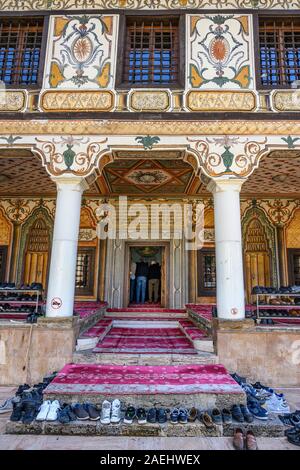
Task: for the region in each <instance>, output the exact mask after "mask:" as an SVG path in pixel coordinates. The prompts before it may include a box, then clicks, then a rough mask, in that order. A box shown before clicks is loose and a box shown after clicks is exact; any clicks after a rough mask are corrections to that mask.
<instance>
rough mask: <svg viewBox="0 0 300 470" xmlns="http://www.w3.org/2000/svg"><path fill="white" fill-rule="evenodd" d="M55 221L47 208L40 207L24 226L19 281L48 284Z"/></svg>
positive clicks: (44, 285)
mask: <svg viewBox="0 0 300 470" xmlns="http://www.w3.org/2000/svg"><path fill="white" fill-rule="evenodd" d="M52 231H53V222H52V219H51V218H50V217H49V215H48V213H47V212H46V210H45V209H38V210H37V211H35V212H34V213H33V214H32V216H31V217H30V218H29V219H28V220H27V222H26V223H25V224H24V226H23V230H22V237H21V245H20V255H21V260H22V262H21V263H20V265H19V266H20V268H19V274H18V281H19V282H21V283H24V284H31V283H32V282H40V283H42V284H43V287H44V288H45V287H46V285H47V277H48V268H49V259H50V253H51V240H52Z"/></svg>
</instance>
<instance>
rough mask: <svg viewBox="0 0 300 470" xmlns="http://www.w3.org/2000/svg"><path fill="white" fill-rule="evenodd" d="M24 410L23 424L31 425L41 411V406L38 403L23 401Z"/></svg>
mask: <svg viewBox="0 0 300 470" xmlns="http://www.w3.org/2000/svg"><path fill="white" fill-rule="evenodd" d="M23 410H24V414H23V417H22V423H23V424H31V423H32V421H33V420H34V419H35V418H36V416H37V414H38V410H39V405H38V404H37V402H36V401H33V400H27V401H25V400H24V401H23Z"/></svg>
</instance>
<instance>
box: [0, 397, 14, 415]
mask: <svg viewBox="0 0 300 470" xmlns="http://www.w3.org/2000/svg"><path fill="white" fill-rule="evenodd" d="M13 403H14V397H13V398H8V399H7V400H5V402H4V403H3V404H2V405H0V413H1V414H2V413H9V412H11V411H12V410H13Z"/></svg>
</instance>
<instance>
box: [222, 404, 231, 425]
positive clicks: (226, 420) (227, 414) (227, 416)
mask: <svg viewBox="0 0 300 470" xmlns="http://www.w3.org/2000/svg"><path fill="white" fill-rule="evenodd" d="M222 418H223V423H224V424H231V423H232V414H231V412H230V411H229V410H227V408H224V409H223V410H222Z"/></svg>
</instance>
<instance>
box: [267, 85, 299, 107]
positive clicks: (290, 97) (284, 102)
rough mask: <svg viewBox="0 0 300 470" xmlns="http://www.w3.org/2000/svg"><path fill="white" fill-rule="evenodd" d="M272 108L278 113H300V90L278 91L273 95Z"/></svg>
mask: <svg viewBox="0 0 300 470" xmlns="http://www.w3.org/2000/svg"><path fill="white" fill-rule="evenodd" d="M271 107H272V110H274V111H277V112H282V111H298V112H299V111H300V90H281V91H279V90H276V91H273V92H272V93H271Z"/></svg>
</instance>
